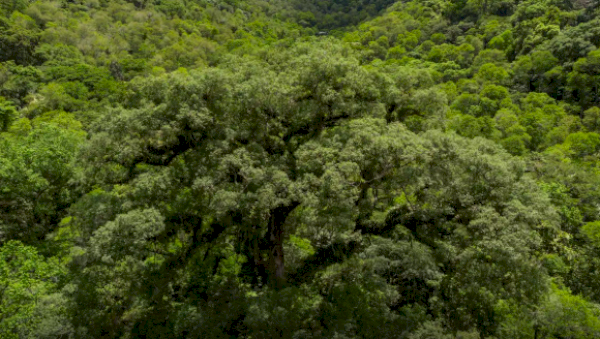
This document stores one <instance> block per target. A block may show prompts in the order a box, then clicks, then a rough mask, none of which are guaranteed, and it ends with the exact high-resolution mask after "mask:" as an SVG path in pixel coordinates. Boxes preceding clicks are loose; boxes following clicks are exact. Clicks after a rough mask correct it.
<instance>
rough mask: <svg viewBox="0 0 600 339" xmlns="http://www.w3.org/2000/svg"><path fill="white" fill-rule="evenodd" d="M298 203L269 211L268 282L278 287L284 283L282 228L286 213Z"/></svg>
mask: <svg viewBox="0 0 600 339" xmlns="http://www.w3.org/2000/svg"><path fill="white" fill-rule="evenodd" d="M298 205H299V203H297V202H294V203H292V204H291V205H289V206H280V207H277V208H275V209H274V210H272V211H271V217H270V219H269V231H268V238H269V243H270V253H269V263H268V264H269V284H270V285H271V286H272V287H273V288H275V289H280V288H282V287H283V286H284V285H285V280H286V279H285V278H286V277H285V257H284V253H283V241H284V236H285V234H284V228H283V225H284V223H285V220H286V219H287V217H288V215H289V214H290V213H291V212H292V211H293V210H294V209H295V208H296V207H297V206H298Z"/></svg>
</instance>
